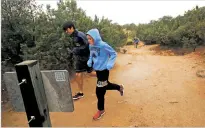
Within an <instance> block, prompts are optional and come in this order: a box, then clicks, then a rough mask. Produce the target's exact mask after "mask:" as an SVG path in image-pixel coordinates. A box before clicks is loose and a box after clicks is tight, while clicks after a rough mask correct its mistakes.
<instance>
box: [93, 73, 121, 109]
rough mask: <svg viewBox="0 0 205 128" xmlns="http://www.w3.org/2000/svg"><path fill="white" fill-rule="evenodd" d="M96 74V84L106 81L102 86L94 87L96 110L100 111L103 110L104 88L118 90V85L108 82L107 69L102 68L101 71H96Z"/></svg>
mask: <svg viewBox="0 0 205 128" xmlns="http://www.w3.org/2000/svg"><path fill="white" fill-rule="evenodd" d="M96 74H97V84H98V83H99V82H103V81H107V83H108V84H107V85H106V86H104V87H98V86H97V87H96V95H97V98H98V104H97V107H98V110H100V111H102V110H104V103H105V98H104V96H105V93H106V90H118V91H119V90H120V86H119V85H117V84H114V83H110V82H109V70H103V71H96Z"/></svg>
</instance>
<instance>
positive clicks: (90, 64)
mask: <svg viewBox="0 0 205 128" xmlns="http://www.w3.org/2000/svg"><path fill="white" fill-rule="evenodd" d="M89 49H90V47H89ZM92 61H93V60H92V52H91V51H90V56H89V59H88V62H87V65H88V67H92Z"/></svg>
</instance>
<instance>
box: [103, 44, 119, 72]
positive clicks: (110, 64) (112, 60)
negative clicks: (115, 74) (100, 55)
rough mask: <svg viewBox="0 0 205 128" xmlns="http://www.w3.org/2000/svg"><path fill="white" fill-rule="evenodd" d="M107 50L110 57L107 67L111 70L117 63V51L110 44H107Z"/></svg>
mask: <svg viewBox="0 0 205 128" xmlns="http://www.w3.org/2000/svg"><path fill="white" fill-rule="evenodd" d="M105 50H106V51H107V52H108V54H109V56H110V58H109V61H108V64H107V69H108V70H110V69H112V68H113V66H114V64H115V60H116V57H117V53H116V52H115V50H114V49H113V48H112V47H111V46H110V45H108V44H105Z"/></svg>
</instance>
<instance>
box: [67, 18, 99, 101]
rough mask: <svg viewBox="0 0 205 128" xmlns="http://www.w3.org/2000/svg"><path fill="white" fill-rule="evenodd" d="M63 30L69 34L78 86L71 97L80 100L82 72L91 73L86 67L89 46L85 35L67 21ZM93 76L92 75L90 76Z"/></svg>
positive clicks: (90, 69) (81, 95)
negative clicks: (77, 89) (77, 90)
mask: <svg viewBox="0 0 205 128" xmlns="http://www.w3.org/2000/svg"><path fill="white" fill-rule="evenodd" d="M63 30H64V31H65V32H66V33H67V34H69V35H70V36H71V38H72V46H73V47H72V53H73V56H74V62H75V64H74V65H75V71H76V82H77V84H78V88H79V92H77V93H76V95H75V96H73V99H74V100H77V99H80V98H82V97H83V96H84V94H83V72H88V73H91V72H92V68H89V67H88V66H87V61H88V59H89V55H90V51H89V44H88V40H87V37H86V35H85V34H84V33H83V32H80V31H78V30H76V28H75V25H74V24H73V23H72V22H71V21H68V22H66V23H64V24H63ZM91 75H92V76H95V74H94V73H92V74H91Z"/></svg>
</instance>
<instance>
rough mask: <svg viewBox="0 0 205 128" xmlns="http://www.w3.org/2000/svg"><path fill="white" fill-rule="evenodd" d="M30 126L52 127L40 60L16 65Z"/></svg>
mask: <svg viewBox="0 0 205 128" xmlns="http://www.w3.org/2000/svg"><path fill="white" fill-rule="evenodd" d="M15 68H16V73H17V77H18V81H19V86H20V90H21V95H22V98H23V102H24V106H25V110H26V114H27V119H28V123H29V126H30V127H51V121H50V116H49V110H48V104H47V99H46V95H45V89H44V86H43V80H42V76H41V73H40V69H39V64H38V61H36V60H28V61H24V62H22V63H19V64H17V65H15Z"/></svg>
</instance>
